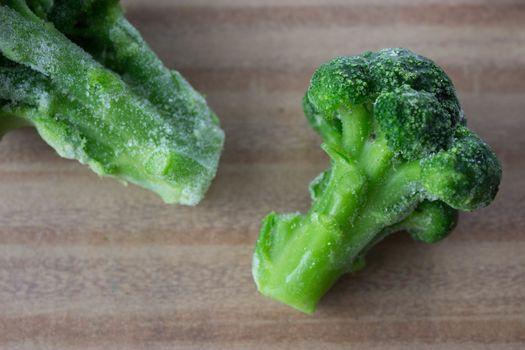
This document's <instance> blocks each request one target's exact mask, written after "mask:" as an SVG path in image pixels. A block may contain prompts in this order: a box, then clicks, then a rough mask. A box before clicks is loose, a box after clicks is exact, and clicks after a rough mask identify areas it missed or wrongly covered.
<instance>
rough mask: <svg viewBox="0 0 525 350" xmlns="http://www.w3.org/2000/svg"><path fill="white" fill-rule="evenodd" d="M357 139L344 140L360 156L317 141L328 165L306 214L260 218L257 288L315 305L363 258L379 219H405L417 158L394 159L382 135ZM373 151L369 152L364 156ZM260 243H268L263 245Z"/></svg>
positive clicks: (377, 234) (378, 231) (304, 306)
mask: <svg viewBox="0 0 525 350" xmlns="http://www.w3.org/2000/svg"><path fill="white" fill-rule="evenodd" d="M340 115H343V114H340ZM349 117H350V116H349ZM351 117H352V118H353V117H355V115H352V116H351ZM354 120H356V119H355V118H354ZM342 121H343V124H344V118H342ZM362 121H363V123H368V122H367V121H366V119H364V118H363V119H362ZM367 127H368V126H367V125H359V123H356V124H354V125H352V126H351V127H349V128H348V129H345V127H343V130H350V132H349V133H351V134H352V137H354V136H355V135H356V132H355V131H356V130H358V132H361V131H359V130H369V129H366V128H367ZM354 140H355V139H354ZM360 140H362V141H364V142H361V144H362V145H361V146H359V145H356V144H354V145H352V146H350V148H351V149H353V150H354V152H355V151H356V150H358V149H361V152H359V153H357V154H356V159H358V160H356V159H353V158H350V157H348V156H346V155H345V153H342V152H339V151H336V150H335V149H334V148H333V147H330V146H327V145H323V146H322V147H323V149H325V151H326V152H327V153H328V154H329V156H330V157H331V159H332V168H331V171H330V173H329V176H327V178H323V180H322V181H327V182H326V184H324V186H325V187H324V189H323V191H322V193H321V194H320V195H319V196H318V197H316V198H315V199H314V203H313V204H312V207H311V209H310V211H309V212H308V213H307V214H306V215H305V216H302V217H301V216H299V215H294V216H277V215H276V214H274V213H272V214H270V215H269V216H268V217H267V218H266V219H265V221H264V225H263V229H262V231H261V235H260V238H259V240H260V241H259V242H258V243H257V247H258V248H257V249H256V252H255V255H254V259H255V260H256V261H254V276H255V279H256V282H257V284H258V287H259V290H260V291H261V292H262V293H263V294H265V295H268V296H270V297H273V298H275V299H278V300H280V301H283V302H285V303H287V304H289V305H291V306H293V307H295V308H297V309H299V310H301V311H304V312H307V313H311V312H313V311H314V310H315V305H316V304H317V302H318V301H319V299H320V298H321V296H322V295H323V294H324V293H325V292H326V291H327V290H328V289H329V288H330V287H331V286H332V285H333V284H334V283H335V281H337V279H338V278H339V277H340V276H341V275H342V274H344V273H346V272H348V271H352V270H356V269H358V268H359V266H360V265H362V255H363V253H364V251H365V250H366V249H368V247H369V245H370V244H372V243H373V242H377V241H379V240H381V239H382V238H384V236H385V235H386V234H387V232H385V231H384V227H387V226H392V225H393V224H395V223H398V222H399V221H401V220H402V219H404V215H406V213H409V212H410V211H411V210H410V209H411V208H414V207H415V206H416V205H417V204H418V203H419V201H420V196H419V184H418V180H419V177H420V167H419V162H417V161H413V162H406V163H403V164H400V165H398V164H392V152H391V151H389V150H388V148H387V147H386V143H385V140H384V138H383V137H382V135H377V136H375V138H368V135H365V137H363V138H361V139H360ZM348 145H350V144H348ZM363 153H364V154H365V155H363ZM371 153H373V154H374V158H367V157H368V156H369V155H370V154H371ZM354 154H355V153H354ZM367 159H375V161H374V163H373V164H369V162H368V161H367ZM259 247H271V248H270V249H268V250H267V251H265V252H262V251H261V249H259Z"/></svg>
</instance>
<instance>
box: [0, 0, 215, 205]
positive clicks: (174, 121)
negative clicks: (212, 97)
mask: <svg viewBox="0 0 525 350" xmlns="http://www.w3.org/2000/svg"><path fill="white" fill-rule="evenodd" d="M7 3H8V4H9V5H11V6H12V7H8V6H0V51H1V53H2V55H3V56H5V58H7V59H8V60H10V62H11V61H12V62H11V63H12V64H16V63H18V64H19V65H23V66H26V67H30V68H31V69H32V70H29V71H30V72H31V73H34V74H36V75H40V78H39V79H42V78H45V80H46V81H47V83H46V86H45V87H44V88H43V89H42V90H43V91H46V92H47V93H48V94H49V97H50V99H51V100H52V101H55V102H56V101H60V103H58V102H57V103H53V104H52V105H53V106H54V107H53V110H48V111H43V110H42V108H43V107H42V106H40V105H39V103H29V104H27V103H26V105H28V106H29V107H36V108H37V111H35V110H34V108H33V109H31V108H29V109H28V110H26V111H27V113H29V114H28V115H22V114H16V113H13V111H11V112H10V113H9V115H10V116H12V115H16V116H18V117H21V118H25V119H30V120H31V122H32V123H33V124H34V125H35V126H36V127H37V129H38V131H39V133H40V134H41V135H42V136H43V137H44V139H45V140H46V141H47V142H48V143H50V144H51V145H52V146H53V147H54V148H55V149H56V150H57V151H58V153H59V154H61V155H62V156H64V157H67V158H75V159H78V160H79V161H81V162H82V163H87V164H89V165H90V166H91V168H92V169H93V170H94V171H95V172H96V173H97V174H99V175H105V176H114V177H119V178H121V179H124V180H127V181H130V182H133V183H136V184H139V185H141V186H143V187H146V188H148V189H151V190H153V191H155V192H157V193H158V194H159V195H161V196H162V198H163V199H164V200H165V201H166V202H168V203H182V204H190V205H194V204H196V203H197V202H198V201H199V200H200V199H201V197H202V195H203V194H204V192H205V191H206V189H207V187H208V186H209V184H210V182H211V179H212V178H213V176H214V175H215V170H216V166H217V162H218V159H219V154H220V150H221V148H222V142H223V137H224V134H223V132H222V130H220V128H219V126H218V123H217V119H216V117H215V115H214V114H213V112H212V111H211V110H210V109H209V108H208V107H207V105H206V103H205V101H204V99H203V98H202V96H201V95H200V94H198V93H197V92H196V91H195V90H193V89H192V88H191V86H190V85H189V84H188V83H187V82H186V81H185V80H184V79H183V78H182V77H181V76H180V75H179V74H178V73H176V72H171V71H169V70H168V69H167V68H164V67H163V66H162V63H161V62H160V60H158V58H157V57H156V56H155V55H154V54H153V53H152V52H151V51H150V50H149V48H148V47H147V45H146V44H145V43H144V42H143V41H142V39H141V38H140V36H139V34H138V33H137V32H136V31H135V30H134V29H133V28H132V27H131V25H130V24H129V23H128V22H127V21H126V20H125V19H124V18H123V17H122V14H121V12H119V11H114V13H113V14H112V15H111V16H109V17H105V16H101V20H102V23H106V22H104V21H106V20H107V21H108V23H109V24H108V25H109V27H108V28H105V27H104V28H105V31H103V32H95V34H96V35H95V34H93V36H92V37H90V38H91V39H92V40H94V41H97V40H98V39H100V41H102V42H104V43H105V45H106V46H107V47H108V49H107V50H105V49H104V50H102V51H103V52H99V54H100V55H102V56H103V55H104V53H105V54H107V56H108V57H109V56H111V57H113V58H112V59H109V58H108V62H109V61H111V62H112V65H111V67H109V68H111V69H114V70H115V71H118V72H120V74H121V76H119V75H118V74H116V73H115V72H114V71H113V70H110V69H108V67H106V66H104V65H102V64H101V63H100V62H97V61H96V60H94V59H93V57H92V56H91V55H89V54H88V53H86V52H85V51H84V50H83V49H82V48H80V47H79V46H77V45H76V44H75V43H73V42H71V41H70V40H69V39H68V38H66V37H65V36H64V35H63V34H62V33H61V32H60V31H58V30H57V29H56V28H55V27H54V26H53V24H51V23H48V22H45V21H43V20H42V19H41V18H39V17H37V16H36V15H35V14H34V13H33V12H31V10H30V9H29V8H28V7H27V5H26V3H25V2H24V1H16V0H11V1H8V2H7ZM67 4H68V6H73V4H72V3H67ZM57 6H58V5H57ZM114 9H117V10H118V9H119V7H115V8H114ZM115 16H116V17H115ZM114 17H115V18H116V21H114V20H113V19H114ZM97 29H100V28H97ZM97 35H99V36H97ZM95 51H96V50H95ZM101 60H102V59H101ZM3 61H4V60H3V59H2V62H3ZM102 61H103V63H106V62H105V60H102ZM15 62H16V63H15ZM8 68H9V67H8ZM126 69H128V70H126ZM125 78H126V79H127V80H129V82H126V79H125ZM14 83H17V82H14ZM18 84H19V85H20V90H23V89H24V88H25V89H31V86H32V83H27V84H25V85H24V83H20V82H18ZM15 85H16V84H15ZM15 88H16V87H15ZM4 90H9V89H8V88H5V89H4ZM7 92H9V91H7ZM16 101H17V97H16V94H12V96H10V97H9V98H8V99H7V101H6V102H3V103H2V104H3V105H4V106H0V107H2V109H3V110H6V109H13V108H14V106H13V102H16ZM44 102H45V101H44ZM58 106H60V107H58ZM36 112H38V113H36ZM35 113H36V114H35ZM4 114H5V113H4ZM36 117H38V118H36ZM3 118H4V119H5V118H6V117H5V116H4V117H3ZM36 120H38V121H39V122H36ZM6 121H7V120H6ZM44 121H45V123H44ZM57 122H58V123H59V124H62V125H59V124H57ZM11 125H12V126H13V127H14V126H16V125H14V124H13V123H9V125H7V126H6V128H7V127H10V126H11ZM50 125H53V127H52V128H51V129H49V128H48V126H50ZM53 130H54V131H56V132H58V134H56V135H55V134H53V132H52V131H53ZM71 150H74V151H71Z"/></svg>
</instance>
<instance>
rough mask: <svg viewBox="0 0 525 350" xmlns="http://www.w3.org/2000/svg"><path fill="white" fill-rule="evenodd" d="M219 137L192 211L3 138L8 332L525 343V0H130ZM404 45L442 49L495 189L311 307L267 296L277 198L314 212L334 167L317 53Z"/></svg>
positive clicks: (168, 343) (302, 343)
mask: <svg viewBox="0 0 525 350" xmlns="http://www.w3.org/2000/svg"><path fill="white" fill-rule="evenodd" d="M124 4H125V6H126V8H127V12H128V15H129V18H130V20H131V21H132V22H133V23H134V24H135V25H136V26H137V27H138V28H139V30H140V31H141V32H142V33H143V35H144V37H145V39H146V40H147V41H148V43H150V45H151V46H152V47H153V48H154V49H155V50H156V51H157V52H158V53H159V55H160V57H161V58H162V59H163V60H164V61H165V62H166V63H167V64H168V65H169V66H171V67H175V68H177V69H180V70H181V72H182V73H183V74H184V75H185V76H186V77H187V78H188V79H189V80H190V82H191V83H192V84H194V85H195V86H196V87H197V88H198V89H200V90H201V91H202V92H203V93H205V94H206V96H207V98H208V100H209V103H210V105H211V106H212V107H213V108H214V110H215V111H216V112H217V114H218V115H219V116H220V118H221V122H222V125H223V127H224V129H225V131H226V134H227V140H226V146H225V150H224V154H223V157H222V159H221V165H220V168H219V171H218V175H217V178H216V179H215V181H214V183H213V185H212V187H211V189H210V191H209V193H208V194H207V196H206V198H205V200H204V201H203V202H202V203H201V204H200V205H199V206H197V207H195V208H187V207H177V206H170V205H165V204H163V203H162V202H161V200H160V199H159V198H157V197H156V196H155V195H154V194H152V193H149V192H147V191H145V190H143V189H140V188H138V187H136V186H132V185H130V186H128V187H124V186H122V185H121V184H119V183H118V182H116V181H114V180H110V179H100V178H98V177H97V176H96V175H95V174H93V173H92V172H90V171H89V170H88V169H87V168H86V167H84V166H82V165H80V164H78V163H77V162H74V161H68V160H65V159H61V158H59V157H58V156H57V155H56V154H55V152H54V151H53V150H52V149H51V148H49V147H48V146H47V145H46V144H45V143H44V142H43V141H42V140H41V139H40V138H39V136H38V135H37V133H36V132H35V131H34V130H30V129H22V130H17V131H14V132H11V133H10V134H8V135H6V136H5V137H4V138H3V139H2V142H1V143H0V193H1V197H0V198H1V199H2V200H0V349H88V350H89V349H93V350H96V349H126V350H128V349H291V348H304V349H347V348H352V349H374V350H376V349H409V350H410V349H418V350H419V349H428V350H444V349H462V350H465V349H467V350H470V349H491V350H492V349H501V350H510V349H523V348H525V254H523V252H524V251H525V235H524V234H523V233H524V232H525V215H524V214H525V177H524V176H523V174H524V173H525V162H524V158H523V150H524V149H525V137H523V135H524V134H525V119H524V118H523V111H524V110H525V27H524V26H523V24H524V23H525V6H524V4H523V2H522V1H519V0H503V1H497V2H494V1H487V0H451V1H447V2H442V1H437V0H431V1H421V0H395V1H381V0H370V1H365V0H356V1H351V2H350V1H343V0H328V1H321V0H286V1H281V0H279V1H277V0H264V1H263V0H252V1H238V0H213V1H212V0H191V1H190V0H178V1H167V0H154V1H144V0H126V1H124ZM387 46H406V47H409V48H411V49H413V50H415V51H417V52H420V53H422V54H424V55H428V56H429V57H432V58H433V59H434V60H435V61H436V62H438V63H439V64H441V65H443V66H444V67H445V69H446V70H447V72H449V74H450V75H451V77H452V79H453V80H454V83H455V84H456V86H457V88H458V93H459V95H460V97H461V101H462V105H463V108H464V110H465V113H466V115H467V117H468V120H469V125H470V127H471V128H472V129H474V130H475V131H476V132H478V133H479V134H480V135H481V136H482V137H483V139H484V140H486V141H487V142H488V143H489V144H491V145H492V146H493V147H494V149H495V151H496V152H497V154H498V156H499V157H500V159H501V160H502V163H503V168H504V177H503V183H502V186H501V190H500V193H499V195H498V197H497V199H496V200H495V202H494V203H493V204H492V205H491V206H490V207H488V208H485V209H482V210H480V211H478V212H475V213H464V214H462V215H461V221H460V224H459V226H458V227H457V229H456V231H455V232H454V234H452V235H451V236H450V237H449V238H447V239H446V240H445V241H444V242H441V243H439V244H434V245H425V244H421V243H416V242H414V241H412V240H410V239H409V238H408V237H407V236H406V235H403V234H398V235H396V236H393V237H390V238H388V239H387V240H385V241H384V242H382V244H380V245H379V246H378V247H377V248H375V249H374V250H372V251H371V253H370V254H369V256H368V259H367V265H368V266H367V268H366V269H365V270H363V271H361V272H359V273H355V274H352V275H348V276H345V277H344V278H342V279H341V281H340V282H338V283H337V285H336V286H335V287H334V288H333V289H332V290H331V291H330V292H329V293H328V295H327V296H326V298H324V299H323V300H322V302H321V304H320V305H319V309H318V311H317V313H316V314H315V315H313V316H308V315H304V314H301V313H298V312H296V311H294V310H292V309H290V308H288V307H286V306H284V305H281V304H279V303H277V302H274V301H272V300H269V299H266V298H264V297H262V296H260V295H259V294H258V293H257V291H256V289H255V285H254V283H253V281H252V278H251V272H250V268H251V266H250V265H251V253H252V249H253V245H254V242H255V240H256V237H257V234H258V229H259V223H260V220H261V219H262V218H263V217H264V215H265V214H266V213H268V212H269V211H271V210H276V211H278V212H294V211H303V212H304V211H306V210H307V209H308V207H309V205H310V204H309V202H310V199H309V194H308V191H307V185H308V183H309V182H310V181H311V180H312V179H313V178H314V177H315V176H316V175H317V174H318V173H319V172H320V171H322V170H323V169H324V168H326V166H327V165H328V159H327V157H326V155H325V154H324V153H323V152H322V151H321V150H320V148H319V144H320V138H319V137H318V136H317V135H316V134H315V133H314V132H313V131H312V130H311V129H310V128H309V126H308V125H307V122H306V120H305V118H304V116H303V114H302V108H301V99H302V96H303V94H304V91H305V89H306V87H307V85H308V82H309V79H310V76H311V74H312V72H313V71H314V70H315V67H317V66H318V65H319V64H321V63H322V62H323V61H325V60H327V59H329V58H331V57H334V56H336V55H342V54H356V53H359V52H361V51H364V50H375V49H378V48H381V47H387Z"/></svg>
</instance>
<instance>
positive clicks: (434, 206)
mask: <svg viewBox="0 0 525 350" xmlns="http://www.w3.org/2000/svg"><path fill="white" fill-rule="evenodd" d="M457 219H458V211H457V210H455V209H454V208H452V207H450V206H449V205H447V204H445V203H444V202H442V201H433V202H431V201H423V202H421V203H420V204H419V205H418V206H417V208H416V209H414V211H413V212H412V213H411V214H410V215H409V216H408V217H407V218H406V219H404V220H403V221H402V222H400V223H399V224H398V228H399V229H403V230H405V231H407V232H408V233H409V234H410V236H412V238H413V239H415V240H416V241H421V242H425V243H434V242H437V241H440V240H442V239H443V238H445V237H446V236H447V235H448V234H449V233H450V232H451V231H452V230H453V229H454V227H455V226H456V224H457Z"/></svg>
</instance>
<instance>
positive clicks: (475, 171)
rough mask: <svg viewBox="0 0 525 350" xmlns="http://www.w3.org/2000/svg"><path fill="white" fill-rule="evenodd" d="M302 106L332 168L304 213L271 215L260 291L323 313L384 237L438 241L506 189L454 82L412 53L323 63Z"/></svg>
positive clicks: (261, 251) (261, 256)
mask: <svg viewBox="0 0 525 350" xmlns="http://www.w3.org/2000/svg"><path fill="white" fill-rule="evenodd" d="M304 110H305V114H306V116H307V118H308V121H309V122H310V124H311V126H312V127H313V128H314V129H315V130H316V131H317V132H318V133H319V134H320V135H321V137H322V138H323V140H324V144H323V145H322V148H323V149H324V150H325V151H326V153H327V154H328V155H329V156H330V158H331V168H330V169H328V170H327V171H325V172H324V173H322V174H321V175H319V176H318V177H317V178H316V179H315V180H314V181H313V182H312V184H311V185H310V193H311V197H312V202H313V203H312V207H311V209H310V210H309V211H308V213H306V215H300V214H287V215H278V214H276V213H270V214H269V215H268V216H267V217H266V218H265V219H264V221H263V224H262V228H261V232H260V236H259V239H258V241H257V245H256V248H255V253H254V256H253V276H254V279H255V282H256V283H257V287H258V289H259V291H260V292H261V293H263V294H265V295H267V296H269V297H272V298H275V299H277V300H280V301H282V302H284V303H286V304H288V305H290V306H292V307H294V308H296V309H298V310H301V311H304V312H307V313H311V312H313V311H314V310H315V307H316V304H317V303H318V301H319V299H320V298H321V297H322V296H323V294H325V292H326V291H327V290H328V289H329V288H330V287H331V286H332V285H333V284H334V283H335V281H336V280H337V279H338V278H339V277H340V276H341V275H343V274H344V273H347V272H351V271H355V270H358V269H360V268H362V267H363V266H364V258H363V256H364V254H365V253H366V252H367V251H368V249H370V248H371V247H372V246H373V245H375V244H376V243H378V242H379V241H381V240H382V239H383V238H384V237H385V236H387V235H389V234H391V233H393V232H396V231H400V230H406V231H408V232H409V233H410V235H411V236H412V237H413V238H414V239H416V240H418V241H423V242H427V243H432V242H436V241H438V240H440V239H442V238H444V237H445V236H446V235H447V234H448V233H449V232H450V231H451V230H452V229H453V228H454V226H455V224H456V220H457V210H458V209H459V210H466V211H472V210H475V209H478V208H481V207H484V206H486V205H488V204H489V203H490V202H491V201H492V200H493V199H494V197H495V195H496V193H497V191H498V186H499V183H500V179H501V167H500V164H499V162H498V159H497V158H496V155H495V154H494V153H493V151H492V150H491V149H490V148H489V146H488V145H487V144H485V143H484V142H483V141H482V140H481V139H480V138H479V137H478V136H477V135H476V134H475V133H474V132H472V131H471V130H469V129H468V128H467V127H466V126H465V124H466V122H465V119H464V117H463V112H462V110H461V108H460V105H459V102H458V100H457V98H456V94H455V89H454V86H453V85H452V82H451V81H450V79H449V77H448V76H447V75H446V74H445V72H444V71H443V70H442V69H441V68H440V67H438V66H437V65H436V64H435V63H433V62H432V61H430V60H429V59H427V58H424V57H422V56H419V55H416V54H414V53H412V52H410V51H408V50H405V49H384V50H381V51H379V52H367V53H364V54H362V55H360V56H355V57H339V58H336V59H334V60H332V61H330V62H328V63H325V64H323V65H322V66H321V67H320V68H319V69H318V70H317V71H316V72H315V74H314V75H313V77H312V80H311V82H310V87H309V89H308V91H307V93H306V96H305V97H304Z"/></svg>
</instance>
